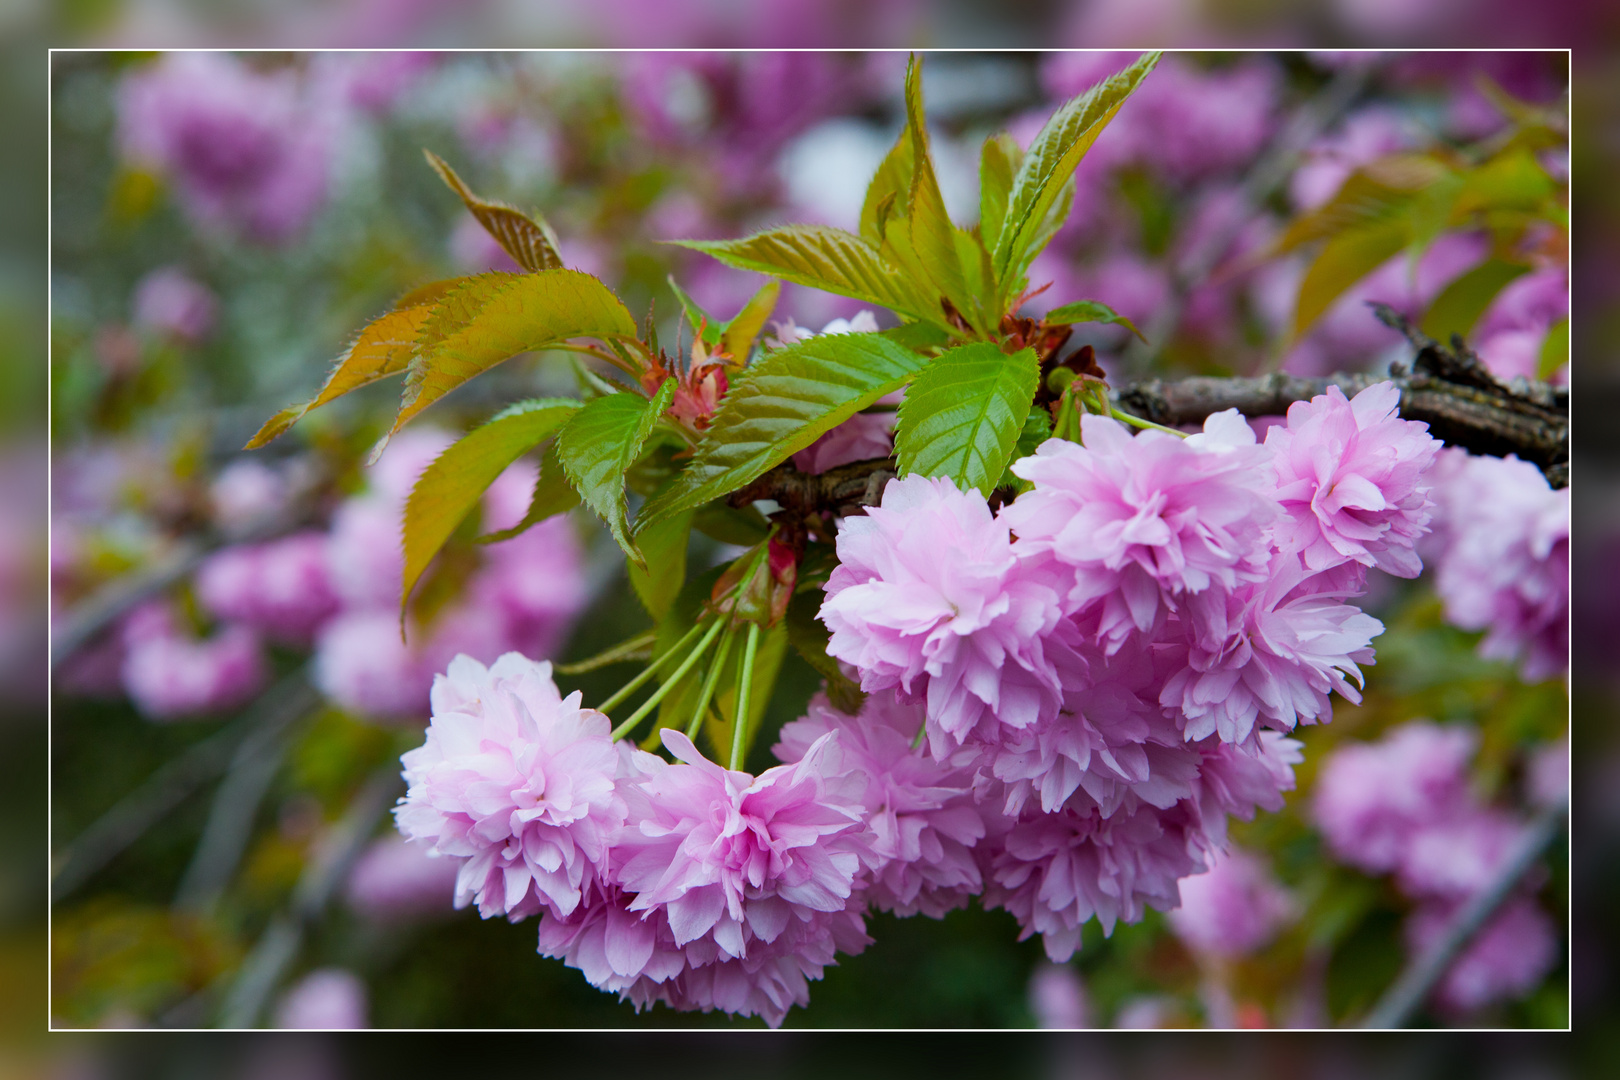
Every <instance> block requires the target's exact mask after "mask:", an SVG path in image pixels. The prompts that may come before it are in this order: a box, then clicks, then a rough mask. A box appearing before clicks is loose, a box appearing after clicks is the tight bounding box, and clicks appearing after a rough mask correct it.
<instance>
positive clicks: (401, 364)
mask: <svg viewBox="0 0 1620 1080" xmlns="http://www.w3.org/2000/svg"><path fill="white" fill-rule="evenodd" d="M470 280H472V279H470V278H453V279H451V280H448V281H435V282H433V283H432V284H430V285H424V286H421V287H420V288H416V289H412V290H411V291H410V292H408V293H406V294H405V295H404V296H402V297H400V299H399V303H398V304H396V305H395V307H394V310H393V311H390V312H389V313H388V314H386V315H383V316H381V317H380V318H377V319H374V320H372V321H371V322H370V323H368V324H366V326H365V328H364V329H362V330H361V331H360V333H359V334H357V335H356V336H355V339H354V341H353V343H351V344H350V345H349V347H348V349H346V350H345V351H344V353H343V355H342V356H341V357H339V358H338V361H337V363H336V364H334V365H333V366H332V371H331V373H330V374H328V375H327V376H326V382H325V383H323V384H322V385H321V389H320V391H319V392H318V393H317V394H316V395H315V396H314V397H313V398H311V399H309V400H308V401H306V402H304V404H302V405H294V406H292V407H290V408H286V409H283V410H281V411H280V412H278V413H276V415H274V416H272V417H271V418H270V419H269V420H268V421H266V422H265V425H264V426H263V427H261V428H260V429H259V431H258V434H256V435H254V436H253V438H252V439H250V440H249V441H248V444H247V445H246V446H245V447H243V449H244V450H256V449H258V448H259V447H261V446H263V445H265V444H266V443H268V442H270V441H271V440H272V439H274V438H276V437H277V436H279V435H281V434H282V433H283V432H284V431H286V430H287V429H288V428H290V427H292V426H293V424H295V423H296V422H297V421H298V419H299V418H300V417H302V416H303V415H304V414H305V413H307V412H309V410H311V409H313V408H316V407H317V406H320V405H325V404H326V403H327V402H329V401H332V400H334V399H336V398H339V397H342V396H343V395H344V394H347V393H348V392H349V391H350V390H357V389H359V388H360V387H362V386H368V385H370V384H371V383H374V382H376V381H377V380H378V379H383V378H387V377H388V376H389V375H398V374H399V373H401V372H403V371H404V370H405V368H406V366H407V365H408V364H409V363H410V360H411V354H412V352H413V351H414V350H415V348H416V339H417V336H418V335H419V334H420V333H421V332H422V327H423V326H424V325H425V324H426V322H427V320H428V315H429V313H430V312H431V311H432V309H433V306H434V304H436V303H437V302H438V301H439V300H440V299H441V298H442V297H443V296H444V295H445V294H446V293H449V292H451V291H453V290H454V289H456V288H458V287H459V286H461V285H462V284H465V283H466V282H468V281H470Z"/></svg>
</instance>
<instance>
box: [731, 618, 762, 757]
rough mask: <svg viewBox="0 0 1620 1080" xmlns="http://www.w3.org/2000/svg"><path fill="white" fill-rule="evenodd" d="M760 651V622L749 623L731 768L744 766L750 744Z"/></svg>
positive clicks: (732, 744) (733, 733) (738, 698)
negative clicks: (750, 702) (750, 700)
mask: <svg viewBox="0 0 1620 1080" xmlns="http://www.w3.org/2000/svg"><path fill="white" fill-rule="evenodd" d="M757 652H759V623H757V622H751V623H749V624H748V643H747V644H746V645H744V646H743V658H742V679H741V681H740V682H739V683H738V685H737V726H736V727H735V728H734V729H732V732H731V768H732V769H733V770H734V771H735V770H740V769H741V768H742V767H743V747H745V746H747V745H748V698H749V695H750V694H752V693H753V691H754V654H755V653H757Z"/></svg>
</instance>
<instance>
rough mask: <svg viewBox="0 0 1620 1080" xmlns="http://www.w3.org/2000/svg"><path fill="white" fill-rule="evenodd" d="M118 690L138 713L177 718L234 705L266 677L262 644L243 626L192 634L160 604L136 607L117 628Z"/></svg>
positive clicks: (263, 681)
mask: <svg viewBox="0 0 1620 1080" xmlns="http://www.w3.org/2000/svg"><path fill="white" fill-rule="evenodd" d="M123 639H124V641H123V644H124V658H123V666H122V668H121V679H122V683H123V687H124V692H125V693H127V694H128V695H129V697H130V700H131V701H133V702H134V703H135V707H136V708H137V709H139V710H140V712H141V714H142V715H143V716H146V717H147V718H149V719H152V720H177V719H183V718H188V717H195V716H205V715H208V714H210V713H217V712H222V711H224V710H227V709H232V708H235V707H236V706H238V705H241V704H242V703H243V702H245V701H247V700H248V699H249V698H250V697H252V696H253V695H254V694H255V693H257V692H258V691H259V689H260V688H261V687H263V686H264V684H265V682H266V680H267V679H268V678H269V675H270V671H269V665H268V663H267V662H266V661H265V656H264V646H263V644H262V643H261V642H260V640H259V635H258V634H257V633H255V632H254V631H253V630H251V629H249V628H248V627H246V626H240V625H226V626H223V627H221V628H219V629H218V630H217V631H215V632H214V633H213V634H212V635H210V636H208V637H205V638H203V637H194V636H192V635H191V634H189V633H187V632H186V631H185V630H184V629H182V628H181V627H180V626H179V625H178V619H176V618H175V616H174V614H173V613H172V612H171V611H169V610H168V609H167V608H166V607H164V606H163V605H162V604H154V605H148V606H147V607H146V608H145V609H142V610H137V611H136V612H135V613H133V615H132V616H131V617H130V618H129V619H128V620H126V621H125V623H124V627H123Z"/></svg>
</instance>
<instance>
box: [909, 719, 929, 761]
mask: <svg viewBox="0 0 1620 1080" xmlns="http://www.w3.org/2000/svg"><path fill="white" fill-rule="evenodd" d="M927 734H928V718H927V717H924V718H923V722H922V723H920V724H918V725H917V734H915V735H913V736H912V737H911V749H912V752H913V753H915V752H916V751H917V750H919V749H921V748H922V744H923V738H924V737H925V736H926V735H927Z"/></svg>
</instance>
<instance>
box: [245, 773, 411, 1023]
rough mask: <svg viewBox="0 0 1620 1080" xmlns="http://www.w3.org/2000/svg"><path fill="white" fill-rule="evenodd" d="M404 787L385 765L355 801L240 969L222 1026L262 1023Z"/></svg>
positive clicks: (325, 841) (308, 865)
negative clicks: (307, 939) (307, 937)
mask: <svg viewBox="0 0 1620 1080" xmlns="http://www.w3.org/2000/svg"><path fill="white" fill-rule="evenodd" d="M398 789H399V776H398V774H397V773H396V772H395V771H394V770H393V768H391V767H389V768H384V769H380V770H378V771H377V772H375V773H373V774H372V775H371V777H370V778H369V779H368V780H367V781H366V783H365V785H364V786H363V787H362V788H361V789H360V791H359V793H358V794H356V795H355V797H354V799H353V801H351V802H350V803H349V806H348V809H347V810H345V811H344V812H343V817H342V818H340V819H339V820H338V823H337V824H336V825H334V826H333V827H332V829H331V831H330V832H328V833H327V835H326V837H325V839H324V841H323V842H322V844H321V846H320V850H319V851H318V852H317V853H316V854H315V857H314V858H313V859H311V860H310V861H309V863H308V864H307V865H306V866H305V867H304V873H303V875H302V876H301V877H300V878H299V879H298V885H297V886H296V887H295V888H294V889H293V895H292V901H291V902H290V903H289V904H288V907H287V910H286V911H284V912H282V913H281V914H279V915H277V916H276V917H275V918H274V919H272V920H271V922H270V925H269V926H268V927H267V928H266V929H265V931H264V933H263V934H262V935H260V937H259V940H258V941H257V942H256V943H255V944H254V946H253V951H252V952H251V953H249V954H248V957H247V959H246V960H244V961H243V962H242V966H241V967H240V968H239V969H237V975H236V978H235V980H234V981H232V983H231V985H230V987H229V989H228V990H227V991H226V994H225V1001H224V1004H223V1006H222V1007H221V1009H220V1014H219V1017H220V1019H219V1026H220V1027H222V1028H250V1027H254V1026H256V1025H257V1024H258V1022H259V1017H260V1015H261V1014H262V1013H263V1012H264V1006H265V1003H266V1002H267V1001H269V1000H270V995H271V994H272V993H274V992H275V989H276V986H277V985H278V984H279V983H280V982H281V978H282V976H283V975H284V974H285V973H286V971H287V969H288V968H289V967H290V966H291V965H292V963H293V961H294V960H295V959H297V957H298V952H299V950H300V949H302V948H303V943H304V934H305V932H306V931H307V930H308V929H309V927H310V925H311V924H313V923H314V922H316V921H317V920H318V919H319V918H320V917H321V915H322V914H323V913H324V912H325V910H326V905H327V904H328V903H329V902H330V901H331V899H332V895H333V894H334V893H335V892H336V891H337V889H338V886H339V885H341V884H342V883H343V880H344V878H345V876H346V875H347V874H348V872H349V868H350V867H351V866H353V865H354V860H355V859H356V858H357V857H358V856H359V854H360V849H361V848H362V847H364V846H365V844H366V842H367V841H368V840H370V839H371V833H372V830H373V829H374V828H375V827H376V825H377V819H378V818H380V817H381V816H382V815H383V813H384V812H385V811H386V810H387V809H388V805H389V803H390V802H391V801H392V800H393V797H394V795H395V794H396V793H397V791H398Z"/></svg>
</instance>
